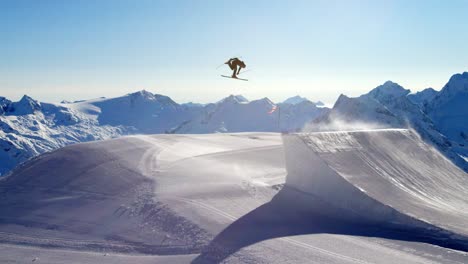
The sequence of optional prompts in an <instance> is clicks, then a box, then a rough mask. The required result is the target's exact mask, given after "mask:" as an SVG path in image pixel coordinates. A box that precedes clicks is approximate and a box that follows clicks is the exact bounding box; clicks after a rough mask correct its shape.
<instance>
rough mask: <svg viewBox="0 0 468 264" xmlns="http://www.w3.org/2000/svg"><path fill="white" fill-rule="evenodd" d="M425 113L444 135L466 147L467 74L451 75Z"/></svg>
mask: <svg viewBox="0 0 468 264" xmlns="http://www.w3.org/2000/svg"><path fill="white" fill-rule="evenodd" d="M425 111H426V112H427V113H428V115H429V116H430V117H431V119H432V120H433V121H434V124H435V125H436V126H437V128H438V129H439V130H440V131H441V132H442V133H444V135H446V136H447V137H449V138H450V139H452V140H454V141H459V142H460V144H462V145H465V146H468V72H464V73H462V74H455V75H453V76H452V77H451V78H450V80H449V82H448V83H447V84H446V85H445V86H444V87H443V88H442V90H441V91H440V92H439V93H438V94H437V95H436V96H435V97H434V98H433V99H432V100H431V101H430V102H428V104H427V105H426V107H425ZM465 154H466V156H467V157H468V152H466V153H465Z"/></svg>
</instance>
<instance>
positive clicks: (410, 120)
mask: <svg viewBox="0 0 468 264" xmlns="http://www.w3.org/2000/svg"><path fill="white" fill-rule="evenodd" d="M466 80H468V73H467V74H456V75H454V77H452V78H451V79H450V81H449V83H448V84H447V85H446V88H444V89H442V91H441V92H440V93H438V94H437V95H436V96H435V97H434V99H432V100H431V101H430V102H428V103H427V104H425V105H423V106H421V105H419V104H416V103H413V102H412V101H411V100H410V98H411V95H409V93H410V90H407V89H404V88H403V87H401V86H400V85H398V84H397V83H394V82H391V81H388V82H386V83H384V84H383V85H380V86H378V87H376V88H375V89H373V90H372V91H370V92H369V93H367V94H364V95H361V96H359V97H356V98H349V97H347V96H345V95H340V97H339V98H338V100H337V101H336V103H335V105H334V106H333V108H332V109H331V110H330V111H329V112H328V113H326V114H325V115H323V116H321V117H319V118H318V119H316V120H315V121H314V122H313V123H312V124H310V125H308V126H306V127H305V131H317V130H318V131H322V130H324V129H329V128H331V129H333V130H342V129H348V128H349V127H357V128H358V129H359V126H363V127H374V128H412V129H414V130H416V131H417V132H418V134H420V135H421V137H422V138H423V140H425V141H426V142H428V143H430V144H432V145H434V146H435V147H437V148H438V149H439V150H440V151H442V152H443V153H444V155H445V156H446V157H448V158H449V159H451V160H452V161H453V162H454V163H455V164H456V165H457V166H460V167H461V168H462V169H463V170H465V171H468V163H467V162H466V161H465V160H464V159H462V158H461V157H460V155H463V156H467V155H468V147H467V146H468V141H467V138H468V136H466V135H467V134H468V127H466V124H467V122H465V120H466V118H468V113H466V109H468V108H467V107H466V101H468V92H466V91H468V88H466V87H468V85H467V83H468V82H467V81H466ZM447 94H449V95H450V96H449V95H447ZM449 97H450V98H451V99H450V100H449V99H446V98H449ZM447 100H449V101H447ZM445 101H447V103H442V102H445ZM431 109H433V110H431ZM436 109H437V110H436ZM356 124H357V126H356ZM335 127H336V128H337V129H335ZM465 131H466V132H465Z"/></svg>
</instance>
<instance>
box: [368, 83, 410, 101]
mask: <svg viewBox="0 0 468 264" xmlns="http://www.w3.org/2000/svg"><path fill="white" fill-rule="evenodd" d="M410 92H411V91H410V90H408V89H405V88H403V87H402V86H400V85H399V84H398V83H394V82H392V81H386V82H385V83H384V84H382V85H380V86H377V87H376V88H374V89H373V90H372V91H370V92H369V93H368V94H367V95H368V96H371V97H373V98H374V99H376V100H378V101H382V100H383V101H388V100H391V99H393V98H398V97H403V96H406V95H408V94H409V93H410Z"/></svg>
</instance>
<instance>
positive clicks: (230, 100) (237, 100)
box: [218, 94, 249, 104]
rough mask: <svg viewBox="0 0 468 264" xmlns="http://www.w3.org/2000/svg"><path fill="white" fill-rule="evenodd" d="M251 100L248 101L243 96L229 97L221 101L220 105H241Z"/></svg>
mask: <svg viewBox="0 0 468 264" xmlns="http://www.w3.org/2000/svg"><path fill="white" fill-rule="evenodd" d="M248 102H249V100H247V98H245V97H244V96H242V95H240V94H239V95H233V94H231V95H229V96H228V97H226V98H224V99H222V100H221V101H219V102H218V103H238V104H241V103H248Z"/></svg>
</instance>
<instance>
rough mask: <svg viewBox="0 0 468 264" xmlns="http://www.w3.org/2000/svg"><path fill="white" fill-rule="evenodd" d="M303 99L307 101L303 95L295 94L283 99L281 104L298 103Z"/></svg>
mask: <svg viewBox="0 0 468 264" xmlns="http://www.w3.org/2000/svg"><path fill="white" fill-rule="evenodd" d="M304 101H308V99H307V98H305V97H301V96H299V95H296V96H293V97H289V98H288V99H286V100H284V101H283V104H293V105H294V104H298V103H302V102H304Z"/></svg>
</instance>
